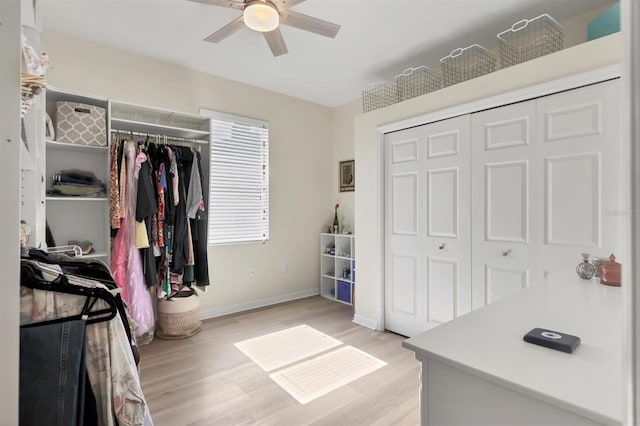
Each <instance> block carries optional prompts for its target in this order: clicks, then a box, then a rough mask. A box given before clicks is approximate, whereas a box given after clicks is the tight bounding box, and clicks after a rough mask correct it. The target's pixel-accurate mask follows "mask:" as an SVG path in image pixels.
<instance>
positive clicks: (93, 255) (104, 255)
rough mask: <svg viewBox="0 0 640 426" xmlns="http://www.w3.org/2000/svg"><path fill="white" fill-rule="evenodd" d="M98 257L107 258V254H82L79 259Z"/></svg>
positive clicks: (99, 252)
mask: <svg viewBox="0 0 640 426" xmlns="http://www.w3.org/2000/svg"><path fill="white" fill-rule="evenodd" d="M100 257H109V253H107V252H106V251H96V252H93V253H89V254H84V255H82V256H80V257H79V258H81V259H96V258H100Z"/></svg>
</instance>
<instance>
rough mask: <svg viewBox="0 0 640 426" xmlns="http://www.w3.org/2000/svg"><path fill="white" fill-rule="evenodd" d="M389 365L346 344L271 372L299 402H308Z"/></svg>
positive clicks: (274, 378) (273, 377)
mask: <svg viewBox="0 0 640 426" xmlns="http://www.w3.org/2000/svg"><path fill="white" fill-rule="evenodd" d="M385 365H387V363H386V362H384V361H381V360H379V359H378V358H376V357H374V356H371V355H369V354H368V353H366V352H363V351H361V350H359V349H356V348H354V347H352V346H344V347H341V348H339V349H335V350H332V351H331V352H328V353H326V354H323V355H320V356H318V357H315V358H313V359H310V360H307V361H304V362H301V363H299V364H296V365H294V366H291V367H287V368H285V369H283V370H280V371H277V372H275V373H272V374H270V375H269V377H270V378H271V379H272V380H273V381H275V382H276V383H277V384H279V385H280V386H281V387H282V388H283V389H284V390H286V391H287V392H289V394H290V395H291V396H292V397H294V398H295V399H296V400H297V401H298V402H299V403H301V404H306V403H308V402H310V401H313V400H314V399H316V398H319V397H321V396H323V395H326V394H327V393H329V392H331V391H333V390H336V389H338V388H340V387H341V386H344V385H346V384H348V383H351V382H352V381H354V380H356V379H359V378H360V377H363V376H366V375H367V374H369V373H372V372H374V371H376V370H377V369H379V368H382V367H384V366H385Z"/></svg>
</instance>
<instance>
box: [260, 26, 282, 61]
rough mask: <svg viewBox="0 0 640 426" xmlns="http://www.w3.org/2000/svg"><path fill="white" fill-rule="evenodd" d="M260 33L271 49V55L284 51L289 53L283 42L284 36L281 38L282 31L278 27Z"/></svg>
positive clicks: (277, 54)
mask: <svg viewBox="0 0 640 426" xmlns="http://www.w3.org/2000/svg"><path fill="white" fill-rule="evenodd" d="M262 34H263V35H264V39H265V40H267V44H269V48H270V49H271V53H273V56H280V55H284V54H285V53H289V51H288V50H287V45H286V44H285V42H284V38H282V32H280V29H279V28H276V29H275V30H273V31H269V32H268V33H262Z"/></svg>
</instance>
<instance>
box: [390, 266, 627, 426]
mask: <svg viewBox="0 0 640 426" xmlns="http://www.w3.org/2000/svg"><path fill="white" fill-rule="evenodd" d="M622 308H623V306H622V290H621V289H620V288H619V287H607V286H604V285H600V284H599V281H597V279H595V278H594V279H593V280H590V281H585V280H582V279H580V278H579V277H578V276H577V275H576V274H575V272H573V273H562V274H558V275H557V276H555V277H552V278H550V279H548V280H546V281H545V282H544V283H542V284H540V285H538V286H535V287H530V288H527V289H525V290H523V291H522V292H520V293H518V294H515V295H513V296H510V297H507V298H505V299H503V300H500V301H498V302H496V303H494V304H492V305H489V306H486V307H484V308H482V309H479V310H477V311H474V312H471V313H470V314H467V315H465V316H463V317H460V318H458V319H456V320H454V321H451V322H449V323H447V324H443V325H441V326H439V327H437V328H434V329H432V330H429V331H427V332H425V333H422V334H420V335H418V336H415V337H412V338H410V339H407V340H405V341H404V342H403V344H402V346H404V347H405V348H407V349H410V350H412V351H414V352H416V356H417V357H418V358H425V357H426V358H434V359H437V360H439V361H442V362H445V363H447V364H449V365H452V366H454V367H456V368H459V369H461V370H464V371H466V372H468V373H471V374H474V375H476V376H479V377H481V378H483V379H485V380H489V381H492V382H495V383H498V384H500V385H502V386H505V387H507V388H510V389H513V390H516V391H518V392H521V393H523V394H526V395H528V396H531V397H533V398H537V399H539V400H543V401H545V402H547V403H550V404H552V405H555V406H557V407H560V408H562V409H565V410H568V411H571V412H574V413H576V414H579V415H582V416H584V417H587V418H590V419H592V420H594V421H597V422H601V423H606V424H621V423H622V418H623V404H622V402H623V401H622V390H623V384H622V377H621V376H622V327H623V322H622ZM535 327H540V328H547V329H551V330H555V331H560V332H564V333H568V334H573V335H576V336H578V337H580V339H581V340H582V342H581V343H580V346H578V348H577V349H576V350H575V351H574V352H573V354H567V353H564V352H559V351H555V350H552V349H548V348H544V347H541V346H537V345H533V344H530V343H526V342H524V341H523V340H522V337H523V336H524V335H525V334H526V333H527V332H528V331H529V330H531V329H532V328H535Z"/></svg>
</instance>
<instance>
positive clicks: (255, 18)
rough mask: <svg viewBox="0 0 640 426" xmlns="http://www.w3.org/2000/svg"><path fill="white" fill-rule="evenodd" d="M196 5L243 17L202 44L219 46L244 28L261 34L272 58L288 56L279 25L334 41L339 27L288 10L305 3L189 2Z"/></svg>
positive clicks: (276, 0) (289, 0) (267, 0)
mask: <svg viewBox="0 0 640 426" xmlns="http://www.w3.org/2000/svg"><path fill="white" fill-rule="evenodd" d="M191 1H193V2H196V3H204V4H210V5H213V6H221V7H230V8H232V9H237V10H241V11H242V15H240V16H239V17H237V18H236V19H234V20H233V21H231V22H229V23H228V24H227V25H225V26H224V27H222V28H220V29H219V30H218V31H216V32H215V33H213V34H211V35H210V36H209V37H207V38H205V39H204V41H208V42H211V43H219V42H221V41H222V40H224V39H225V38H227V37H229V36H230V35H232V34H233V33H235V32H236V31H238V30H239V29H241V28H242V27H244V26H245V25H246V26H247V27H249V28H251V29H252V30H254V31H259V32H261V33H262V34H263V35H264V38H265V40H266V41H267V44H269V48H271V53H273V56H280V55H284V54H285V53H288V50H287V45H286V44H285V42H284V38H282V33H281V32H280V29H279V28H278V27H279V26H280V25H281V24H282V25H289V26H290V27H294V28H298V29H301V30H305V31H310V32H312V33H316V34H320V35H322V36H325V37H330V38H335V36H336V34H338V31H339V30H340V25H336V24H334V23H331V22H327V21H323V20H322V19H318V18H314V17H312V16H308V15H304V14H302V13H298V12H294V11H293V10H289V8H290V7H293V6H295V5H297V4H299V3H302V2H303V1H304V0H245V1H242V0H191Z"/></svg>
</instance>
